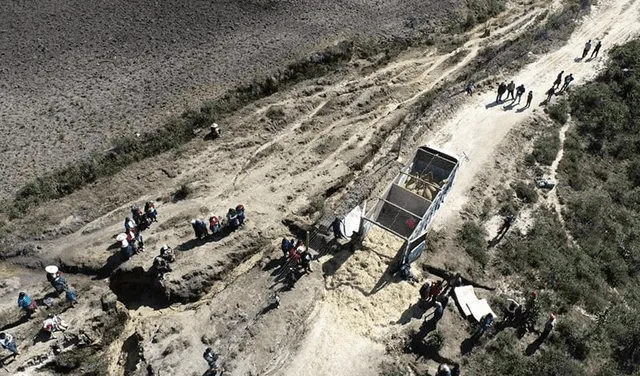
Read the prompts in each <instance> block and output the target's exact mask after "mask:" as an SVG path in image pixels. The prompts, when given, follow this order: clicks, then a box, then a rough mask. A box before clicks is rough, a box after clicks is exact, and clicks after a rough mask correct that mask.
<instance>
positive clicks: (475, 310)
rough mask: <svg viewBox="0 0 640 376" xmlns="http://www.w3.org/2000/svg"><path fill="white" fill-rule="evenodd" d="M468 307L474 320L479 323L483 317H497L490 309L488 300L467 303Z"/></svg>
mask: <svg viewBox="0 0 640 376" xmlns="http://www.w3.org/2000/svg"><path fill="white" fill-rule="evenodd" d="M467 307H468V308H469V311H471V315H473V318H474V319H476V321H478V322H480V319H481V318H482V316H484V315H486V314H487V313H491V314H492V315H493V317H497V316H496V314H495V313H493V311H492V310H491V307H489V303H488V302H487V299H481V300H476V301H475V302H471V303H467Z"/></svg>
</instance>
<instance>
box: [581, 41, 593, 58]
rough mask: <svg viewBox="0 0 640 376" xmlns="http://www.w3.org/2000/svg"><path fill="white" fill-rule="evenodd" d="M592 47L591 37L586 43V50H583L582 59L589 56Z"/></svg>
mask: <svg viewBox="0 0 640 376" xmlns="http://www.w3.org/2000/svg"><path fill="white" fill-rule="evenodd" d="M590 49H591V39H589V41H588V42H587V43H585V44H584V50H582V59H584V58H585V57H587V54H588V53H589V50H590Z"/></svg>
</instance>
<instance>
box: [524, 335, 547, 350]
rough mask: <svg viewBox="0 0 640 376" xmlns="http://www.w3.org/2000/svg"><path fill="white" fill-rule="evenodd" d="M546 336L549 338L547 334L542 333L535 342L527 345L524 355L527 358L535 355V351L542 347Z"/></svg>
mask: <svg viewBox="0 0 640 376" xmlns="http://www.w3.org/2000/svg"><path fill="white" fill-rule="evenodd" d="M548 336H549V334H548V333H547V332H542V333H541V334H540V335H539V336H538V338H536V340H535V341H533V342H531V344H529V346H527V349H526V350H525V354H526V355H527V356H531V355H533V354H535V353H536V351H538V349H539V348H540V346H541V345H542V343H543V342H544V340H545V339H547V337H548Z"/></svg>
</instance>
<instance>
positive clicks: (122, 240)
mask: <svg viewBox="0 0 640 376" xmlns="http://www.w3.org/2000/svg"><path fill="white" fill-rule="evenodd" d="M128 238H129V236H128V235H127V234H126V233H124V232H123V233H120V234H118V236H116V241H117V242H118V245H119V246H120V257H121V258H122V261H127V260H129V259H130V258H131V256H133V245H132V244H130V243H129V240H128Z"/></svg>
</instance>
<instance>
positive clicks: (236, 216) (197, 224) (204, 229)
mask: <svg viewBox="0 0 640 376" xmlns="http://www.w3.org/2000/svg"><path fill="white" fill-rule="evenodd" d="M246 219H247V217H246V214H245V209H244V205H242V204H238V205H237V206H236V208H235V209H234V208H229V210H228V211H227V215H226V224H223V223H222V222H221V221H220V218H219V217H218V216H216V215H214V214H211V215H210V216H209V225H208V226H207V223H206V222H205V221H203V220H202V219H192V220H191V227H192V228H193V232H194V233H195V236H196V239H204V238H206V237H207V236H209V231H211V235H212V236H216V235H217V234H219V233H220V232H221V231H222V229H223V227H224V226H225V225H226V226H227V227H228V228H229V229H230V230H231V231H235V230H236V229H237V228H238V227H240V226H242V225H244V222H245V221H246Z"/></svg>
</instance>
